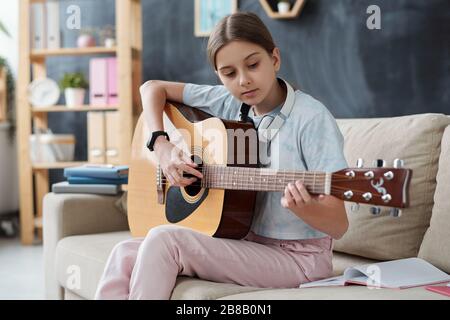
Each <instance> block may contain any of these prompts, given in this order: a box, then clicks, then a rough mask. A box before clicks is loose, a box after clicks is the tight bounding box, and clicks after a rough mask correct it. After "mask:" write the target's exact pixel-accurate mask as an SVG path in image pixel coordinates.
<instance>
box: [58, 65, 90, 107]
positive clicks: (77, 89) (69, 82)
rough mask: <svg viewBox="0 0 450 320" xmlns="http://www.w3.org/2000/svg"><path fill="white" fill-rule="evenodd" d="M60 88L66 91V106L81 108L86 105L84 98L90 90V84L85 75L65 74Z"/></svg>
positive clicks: (77, 73)
mask: <svg viewBox="0 0 450 320" xmlns="http://www.w3.org/2000/svg"><path fill="white" fill-rule="evenodd" d="M59 86H60V87H61V90H64V96H65V98H66V106H68V107H73V106H81V105H83V103H84V96H85V95H86V89H87V88H88V82H87V80H86V78H85V77H84V74H82V73H80V72H74V73H65V74H64V77H63V78H62V79H61V80H60V82H59Z"/></svg>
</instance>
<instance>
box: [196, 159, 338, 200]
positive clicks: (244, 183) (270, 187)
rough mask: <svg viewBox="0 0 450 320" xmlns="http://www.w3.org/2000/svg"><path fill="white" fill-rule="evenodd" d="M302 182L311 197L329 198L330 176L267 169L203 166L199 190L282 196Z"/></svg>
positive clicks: (320, 173)
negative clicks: (271, 192) (294, 184)
mask: <svg viewBox="0 0 450 320" xmlns="http://www.w3.org/2000/svg"><path fill="white" fill-rule="evenodd" d="M297 180H300V181H302V182H303V184H304V185H305V186H306V188H307V190H308V191H309V192H310V193H312V194H330V188H331V174H327V173H325V172H313V171H290V170H273V169H267V168H247V167H226V166H219V165H205V166H203V179H202V181H201V186H202V187H203V188H211V189H230V190H248V191H280V192H283V191H284V189H285V188H286V186H287V185H288V183H291V182H292V183H293V182H295V181H297Z"/></svg>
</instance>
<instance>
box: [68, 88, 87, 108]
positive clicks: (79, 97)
mask: <svg viewBox="0 0 450 320" xmlns="http://www.w3.org/2000/svg"><path fill="white" fill-rule="evenodd" d="M85 94H86V90H85V89H80V88H67V89H65V90H64V96H65V98H66V106H68V107H74V106H81V105H83V104H84V96H85Z"/></svg>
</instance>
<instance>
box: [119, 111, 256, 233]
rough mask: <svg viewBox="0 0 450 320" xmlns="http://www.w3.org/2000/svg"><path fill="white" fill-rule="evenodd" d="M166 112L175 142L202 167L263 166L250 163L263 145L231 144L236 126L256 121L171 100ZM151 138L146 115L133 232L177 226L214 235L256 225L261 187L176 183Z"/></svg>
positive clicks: (135, 178)
mask: <svg viewBox="0 0 450 320" xmlns="http://www.w3.org/2000/svg"><path fill="white" fill-rule="evenodd" d="M164 112H165V114H164V128H165V130H166V131H167V132H168V134H169V136H170V141H171V142H172V143H173V144H175V145H176V146H177V147H179V148H180V149H182V150H183V151H185V153H186V154H190V155H192V158H193V159H195V162H196V163H197V164H199V167H200V164H201V163H202V164H205V165H226V166H239V167H255V168H257V167H258V165H257V164H252V163H254V162H255V161H250V159H255V157H256V159H257V155H258V143H256V144H253V143H250V142H249V140H250V139H244V140H245V142H244V143H245V148H242V145H241V146H240V145H239V144H238V143H230V142H231V140H232V139H235V137H234V135H233V132H235V130H236V129H242V130H243V131H244V132H245V131H246V130H247V129H252V128H254V127H253V124H250V123H243V122H239V121H227V120H222V119H219V118H216V117H213V116H212V115H210V114H208V113H206V112H203V111H201V110H199V109H195V108H191V107H188V106H184V105H181V104H175V103H168V104H167V105H166V108H165V110H164ZM251 131H253V130H251ZM149 137H150V132H149V129H148V128H147V125H146V123H145V120H144V116H143V115H141V117H140V119H139V121H138V124H137V127H136V130H135V134H134V137H133V143H132V156H131V164H130V171H129V184H128V200H127V201H128V219H129V225H130V230H131V233H132V235H133V236H135V237H143V236H145V235H146V234H147V233H148V231H149V230H150V229H151V228H153V227H156V226H159V225H167V224H176V225H180V226H184V227H189V228H191V229H195V230H197V231H199V232H202V233H204V234H207V235H210V236H214V237H221V238H231V239H241V238H243V237H245V235H246V234H247V233H248V231H249V229H250V226H251V223H252V219H253V212H254V207H255V200H256V194H257V191H245V190H223V189H209V188H202V187H201V186H200V185H199V183H197V184H196V185H195V183H194V184H192V185H191V186H188V187H185V188H183V187H177V186H171V185H170V183H169V181H166V180H165V178H164V177H163V176H162V171H161V170H160V169H159V167H158V162H157V159H156V157H155V154H154V153H152V152H150V151H149V150H148V149H147V147H146V143H147V141H148V139H149ZM256 139H257V138H256ZM234 141H235V140H234ZM241 150H245V158H244V159H245V161H244V163H240V162H238V161H237V160H236V159H237V158H238V157H242V151H241ZM186 151H188V152H186ZM238 151H241V153H239V152H238ZM241 162H242V161H241ZM236 163H239V164H236ZM161 181H163V183H161ZM197 181H200V180H197ZM161 186H162V188H161Z"/></svg>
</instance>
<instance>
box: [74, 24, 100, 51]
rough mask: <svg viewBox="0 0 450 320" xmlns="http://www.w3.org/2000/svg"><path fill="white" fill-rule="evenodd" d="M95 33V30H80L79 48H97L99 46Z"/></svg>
mask: <svg viewBox="0 0 450 320" xmlns="http://www.w3.org/2000/svg"><path fill="white" fill-rule="evenodd" d="M95 33H96V31H95V29H94V28H84V29H82V30H80V35H79V36H78V38H77V46H78V48H88V47H95V46H96V45H97V41H96V40H95Z"/></svg>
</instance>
